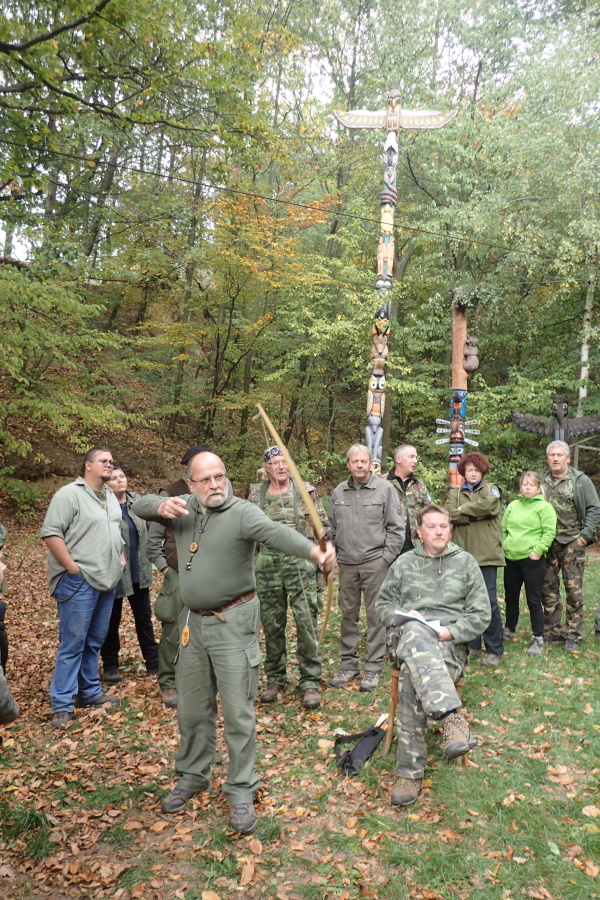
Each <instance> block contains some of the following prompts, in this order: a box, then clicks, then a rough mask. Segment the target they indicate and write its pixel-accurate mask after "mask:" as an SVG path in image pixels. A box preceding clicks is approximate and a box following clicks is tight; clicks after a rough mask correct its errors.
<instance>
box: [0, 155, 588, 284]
mask: <svg viewBox="0 0 600 900" xmlns="http://www.w3.org/2000/svg"><path fill="white" fill-rule="evenodd" d="M0 144H6V145H8V146H11V147H21V148H22V149H25V150H29V149H30V148H29V146H28V145H27V144H21V143H19V142H17V141H7V140H6V139H5V138H0ZM45 152H46V153H47V154H48V155H51V156H59V157H65V158H67V159H75V160H78V161H79V162H85V163H89V162H91V161H92V162H93V158H92V157H91V156H80V155H78V154H76V153H67V152H66V151H63V150H51V149H48V150H46V151H45ZM120 169H121V171H125V172H132V173H135V174H138V175H148V176H150V177H152V178H159V179H161V180H167V179H168V180H169V181H178V182H179V183H180V184H189V185H193V186H196V185H197V184H198V182H197V181H194V180H192V179H190V178H184V177H183V176H182V175H174V174H169V175H165V174H164V173H163V172H153V171H151V170H149V169H142V168H140V167H139V166H126V165H121V166H120ZM199 183H200V184H201V186H202V187H203V188H206V189H208V190H213V191H219V192H221V193H225V194H235V195H238V196H241V197H249V198H251V199H254V200H262V201H263V202H265V203H279V204H281V205H284V206H292V207H294V208H296V209H306V210H310V211H312V212H320V213H323V214H325V215H327V216H329V215H335V216H336V217H337V218H340V219H350V220H353V221H358V222H366V223H368V224H370V225H380V224H381V223H380V220H379V219H372V218H370V217H368V216H361V215H358V214H357V213H348V212H337V211H332V210H330V209H326V208H324V207H321V206H315V205H314V204H309V203H299V202H297V201H295V200H284V199H281V198H279V197H268V196H264V195H263V194H256V193H253V192H252V191H243V190H240V189H237V188H231V187H224V186H223V185H219V184H213V183H212V182H209V181H201V182H199ZM89 196H93V195H92V194H90V195H89ZM394 228H396V229H398V230H400V229H402V230H404V231H407V232H410V233H412V234H423V235H429V236H430V237H437V238H441V239H442V240H445V241H448V240H449V241H458V242H460V243H464V244H477V245H478V246H481V247H490V248H492V249H496V250H502V251H503V252H504V253H516V254H518V255H522V256H528V257H532V256H533V257H535V258H537V259H545V260H548V261H550V262H561V263H566V264H568V265H572V266H583V265H584V264H585V263H584V261H576V260H573V259H565V258H564V257H560V256H550V255H549V254H545V253H540V252H539V251H535V250H532V251H528V250H522V249H520V248H517V247H508V246H506V245H505V244H498V243H495V242H494V241H484V240H481V239H479V238H476V237H465V236H463V235H460V234H455V233H454V232H445V233H444V232H441V231H433V230H432V229H428V228H420V227H417V226H415V225H408V224H406V223H403V222H397V221H395V222H394ZM564 280H568V279H564ZM559 283H562V281H561V282H559Z"/></svg>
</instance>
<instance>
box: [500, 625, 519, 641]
mask: <svg viewBox="0 0 600 900" xmlns="http://www.w3.org/2000/svg"><path fill="white" fill-rule="evenodd" d="M502 636H503V638H504V640H505V641H516V639H517V632H516V631H511V630H510V628H506V627H505V629H504V631H503V632H502Z"/></svg>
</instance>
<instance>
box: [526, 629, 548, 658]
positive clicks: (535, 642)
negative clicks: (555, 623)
mask: <svg viewBox="0 0 600 900" xmlns="http://www.w3.org/2000/svg"><path fill="white" fill-rule="evenodd" d="M543 652H544V638H543V637H536V636H535V634H532V635H531V643H530V645H529V647H528V648H527V650H526V651H525V653H528V654H529V656H541V655H542V653H543Z"/></svg>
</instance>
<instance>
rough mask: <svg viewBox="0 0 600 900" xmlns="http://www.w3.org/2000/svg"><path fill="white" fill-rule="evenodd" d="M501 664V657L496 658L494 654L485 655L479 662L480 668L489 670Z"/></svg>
mask: <svg viewBox="0 0 600 900" xmlns="http://www.w3.org/2000/svg"><path fill="white" fill-rule="evenodd" d="M501 662H502V657H501V656H496V654H495V653H486V654H485V656H484V657H483V659H482V660H481V665H482V666H489V667H490V668H492V667H496V666H499V665H500V663H501Z"/></svg>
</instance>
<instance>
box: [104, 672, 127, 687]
mask: <svg viewBox="0 0 600 900" xmlns="http://www.w3.org/2000/svg"><path fill="white" fill-rule="evenodd" d="M122 680H123V679H122V678H121V675H120V672H119V670H118V669H105V670H104V675H103V676H102V681H106V682H107V683H108V684H118V683H119V682H120V681H122Z"/></svg>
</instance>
